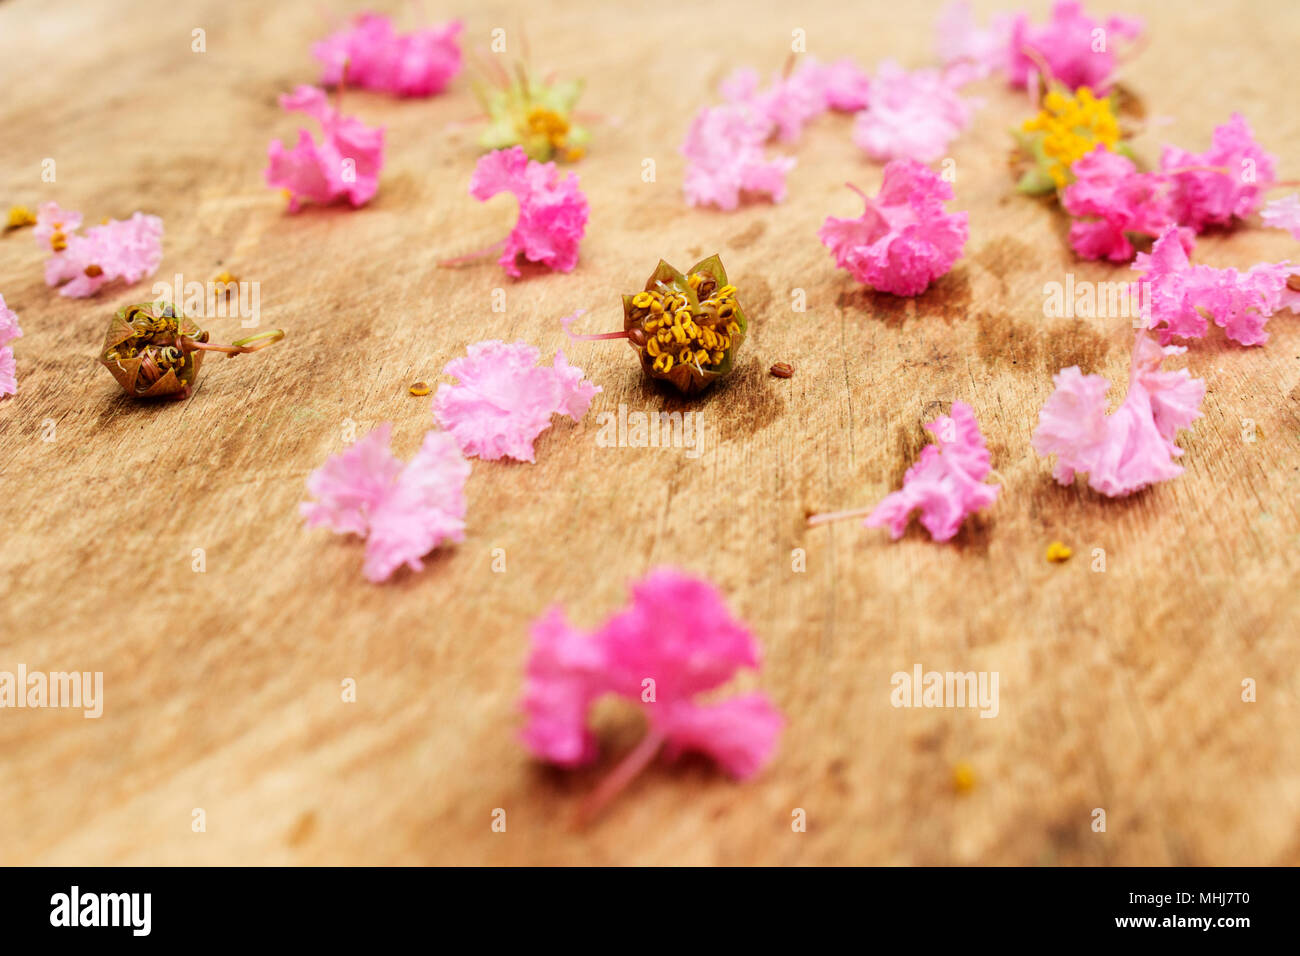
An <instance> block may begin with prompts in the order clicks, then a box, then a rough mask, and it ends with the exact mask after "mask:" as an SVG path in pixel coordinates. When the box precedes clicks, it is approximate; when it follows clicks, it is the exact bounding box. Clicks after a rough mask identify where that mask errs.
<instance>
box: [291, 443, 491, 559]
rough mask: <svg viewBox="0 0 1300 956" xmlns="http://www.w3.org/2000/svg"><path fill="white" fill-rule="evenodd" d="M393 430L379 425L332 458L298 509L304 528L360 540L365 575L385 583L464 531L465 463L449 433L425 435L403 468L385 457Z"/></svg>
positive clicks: (459, 537) (319, 470)
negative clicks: (308, 498)
mask: <svg viewBox="0 0 1300 956" xmlns="http://www.w3.org/2000/svg"><path fill="white" fill-rule="evenodd" d="M392 428H393V426H392V425H391V424H389V423H388V422H384V423H383V424H381V425H379V426H378V427H377V428H375V430H374V431H372V432H370V434H368V435H366V436H365V437H364V438H361V439H360V440H358V441H357V442H356V443H355V444H354V445H353V446H352V447H351V448H349V449H348V450H347V451H344V452H340V453H339V454H337V455H332V456H331V457H330V458H329V459H328V460H327V461H326V462H325V464H323V465H322V466H321V467H320V468H317V469H316V470H315V471H313V472H312V473H311V475H310V476H309V477H308V479H307V490H308V491H309V492H310V493H311V494H312V496H313V497H315V498H316V500H315V501H305V502H303V503H302V504H301V505H300V506H299V511H300V512H301V513H302V516H303V518H304V519H306V521H307V524H308V526H309V527H313V528H315V527H326V528H330V529H332V530H334V531H335V532H337V533H339V534H356V535H360V536H361V537H363V538H366V560H365V568H364V571H365V575H366V577H367V578H369V579H370V580H371V581H375V582H380V581H385V580H387V579H388V578H389V577H390V576H391V575H392V573H393V572H394V571H396V570H397V569H398V568H399V567H401V566H402V565H403V564H405V565H406V566H408V567H409V568H411V569H412V570H414V571H419V570H422V569H423V567H424V564H423V562H422V561H421V558H423V557H424V556H425V555H427V554H428V553H429V552H430V551H432V550H433V549H434V548H436V547H438V545H440V544H442V543H443V542H444V541H461V540H463V539H464V536H465V534H464V532H465V494H464V487H465V479H466V478H468V477H469V470H470V466H469V462H467V461H466V460H465V459H464V458H463V457H462V456H461V454H460V451H459V449H458V448H457V447H456V443H455V441H454V440H453V439H452V438H451V436H449V435H446V434H443V433H441V432H434V431H431V432H429V433H428V434H426V435H425V436H424V441H423V443H422V444H421V446H420V450H419V451H418V452H416V454H415V456H414V457H413V458H412V459H411V460H410V462H408V463H407V464H406V465H403V464H402V463H401V462H400V461H399V460H397V459H396V458H394V457H393V454H392V452H391V450H390V449H389V439H390V436H391V434H392Z"/></svg>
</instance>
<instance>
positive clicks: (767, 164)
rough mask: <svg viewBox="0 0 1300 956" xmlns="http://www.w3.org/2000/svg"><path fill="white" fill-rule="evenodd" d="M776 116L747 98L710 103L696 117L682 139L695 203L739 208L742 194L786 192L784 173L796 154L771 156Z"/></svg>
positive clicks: (777, 197) (688, 189)
mask: <svg viewBox="0 0 1300 956" xmlns="http://www.w3.org/2000/svg"><path fill="white" fill-rule="evenodd" d="M772 129H773V123H772V120H770V119H769V118H768V117H767V116H766V115H764V114H763V113H761V112H760V111H759V110H758V109H757V108H756V107H754V106H752V105H748V104H743V103H730V104H727V105H725V106H715V107H705V108H703V109H701V110H700V111H699V112H698V113H697V114H696V115H695V119H694V120H692V122H691V126H690V129H689V131H688V132H687V134H686V142H685V143H684V144H683V145H682V149H681V152H682V155H683V156H684V157H686V179H685V183H684V189H685V193H686V201H687V202H688V203H690V204H691V205H692V206H716V207H718V208H719V209H727V210H730V209H735V208H736V207H737V206H739V205H740V203H741V201H742V199H745V198H749V197H753V196H760V195H766V196H769V197H771V199H772V201H773V202H781V200H783V199H784V198H785V190H786V187H785V177H786V175H787V174H788V173H789V172H790V170H791V169H793V168H794V165H795V160H794V157H792V156H773V157H769V156H768V155H767V153H766V148H765V146H764V143H765V142H766V140H767V138H768V135H769V133H770V132H771V130H772Z"/></svg>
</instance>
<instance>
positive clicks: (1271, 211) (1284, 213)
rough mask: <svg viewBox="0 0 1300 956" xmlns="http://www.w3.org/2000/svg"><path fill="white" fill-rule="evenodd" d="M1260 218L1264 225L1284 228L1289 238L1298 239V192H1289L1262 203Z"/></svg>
mask: <svg viewBox="0 0 1300 956" xmlns="http://www.w3.org/2000/svg"><path fill="white" fill-rule="evenodd" d="M1260 218H1261V219H1263V220H1264V225H1266V226H1271V227H1272V228H1274V229H1285V230H1286V231H1287V232H1289V233H1291V238H1292V239H1295V240H1297V241H1300V193H1291V195H1289V196H1283V197H1282V198H1281V199H1274V200H1272V201H1271V202H1269V203H1266V204H1265V205H1264V210H1263V212H1261V213H1260Z"/></svg>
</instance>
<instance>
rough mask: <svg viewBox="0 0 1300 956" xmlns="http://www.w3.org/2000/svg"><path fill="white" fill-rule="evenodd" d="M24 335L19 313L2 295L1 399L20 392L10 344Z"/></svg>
mask: <svg viewBox="0 0 1300 956" xmlns="http://www.w3.org/2000/svg"><path fill="white" fill-rule="evenodd" d="M22 334H23V330H22V328H21V327H20V326H19V325H18V313H17V312H15V311H13V309H11V308H9V307H8V306H7V305H5V297H4V296H3V295H0V398H5V397H6V396H9V395H13V394H14V393H15V392H16V391H17V390H18V364H17V362H16V361H15V360H14V350H13V349H12V348H11V347H10V345H9V343H10V342H12V341H13V340H14V339H17V338H21V337H22Z"/></svg>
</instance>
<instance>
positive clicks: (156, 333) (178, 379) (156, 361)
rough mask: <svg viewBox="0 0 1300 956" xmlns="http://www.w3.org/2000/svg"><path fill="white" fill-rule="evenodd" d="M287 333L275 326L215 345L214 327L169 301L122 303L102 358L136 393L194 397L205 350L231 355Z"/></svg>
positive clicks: (262, 345)
mask: <svg viewBox="0 0 1300 956" xmlns="http://www.w3.org/2000/svg"><path fill="white" fill-rule="evenodd" d="M283 338H284V332H283V331H282V330H280V329H274V330H272V331H268V332H259V333H258V334H257V335H253V336H249V337H248V338H245V339H239V340H238V341H236V342H232V343H231V344H230V345H214V344H212V343H210V342H209V341H208V333H207V332H205V331H204V330H203V329H200V328H199V327H198V326H197V325H196V324H195V323H194V321H193V320H192V319H188V318H186V317H185V316H184V315H182V314H181V311H180V309H178V308H176V307H175V306H174V305H172V304H171V303H169V302H145V303H143V304H141V305H128V306H125V307H124V308H121V309H118V310H117V313H116V314H115V315H114V316H113V320H112V321H111V322H110V323H109V326H108V332H107V333H106V334H105V335H104V346H103V348H102V349H101V350H100V353H99V364H101V365H103V366H104V368H106V369H108V371H109V372H110V373H111V374H112V376H113V378H115V379H116V380H117V383H118V384H119V385H121V386H122V391H124V392H126V394H127V395H130V396H131V397H132V398H172V399H178V400H179V399H184V398H188V397H189V395H190V393H191V391H192V390H193V388H194V383H195V382H196V381H197V380H198V376H199V369H200V367H201V366H202V364H203V356H204V355H205V354H207V353H208V352H221V353H223V354H225V356H226V357H227V358H234V357H235V356H236V355H243V354H244V353H247V352H256V351H258V350H260V349H264V348H266V347H267V346H268V345H274V344H275V343H276V342H279V341H280V340H281V339H283Z"/></svg>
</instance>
